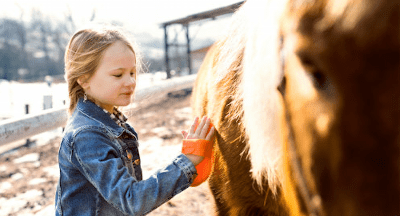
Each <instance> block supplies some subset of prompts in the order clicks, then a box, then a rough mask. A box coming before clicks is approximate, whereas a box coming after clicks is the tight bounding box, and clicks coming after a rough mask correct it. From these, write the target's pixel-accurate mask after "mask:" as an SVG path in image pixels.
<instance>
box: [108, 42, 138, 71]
mask: <svg viewBox="0 0 400 216" xmlns="http://www.w3.org/2000/svg"><path fill="white" fill-rule="evenodd" d="M105 64H106V66H108V67H117V68H132V67H134V66H135V65H136V58H135V54H134V53H133V52H132V50H131V49H130V48H129V47H128V46H127V45H126V44H125V43H123V42H120V41H117V42H115V43H114V44H112V45H111V46H110V47H108V48H107V49H106V50H105V52H104V55H103V59H102V61H101V63H100V65H105Z"/></svg>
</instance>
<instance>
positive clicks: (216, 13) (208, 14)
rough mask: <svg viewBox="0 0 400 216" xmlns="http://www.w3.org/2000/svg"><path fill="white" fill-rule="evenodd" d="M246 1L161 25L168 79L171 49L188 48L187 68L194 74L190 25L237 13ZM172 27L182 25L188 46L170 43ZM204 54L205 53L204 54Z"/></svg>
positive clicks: (197, 53)
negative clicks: (169, 33)
mask: <svg viewBox="0 0 400 216" xmlns="http://www.w3.org/2000/svg"><path fill="white" fill-rule="evenodd" d="M243 2H244V1H241V2H238V3H235V4H232V5H228V6H225V7H221V8H217V9H213V10H209V11H204V12H201V13H197V14H193V15H189V16H187V17H184V18H180V19H176V20H171V21H168V22H164V23H162V24H161V27H162V28H164V47H165V69H166V72H167V78H171V68H170V56H169V49H170V47H172V46H174V47H179V46H185V47H186V55H187V56H186V59H187V67H188V70H189V74H192V73H193V65H192V57H191V54H192V53H193V52H192V51H191V48H190V47H191V46H190V42H191V40H190V36H189V25H190V23H193V22H196V21H200V20H207V19H212V20H214V19H216V18H217V17H218V16H222V15H225V14H229V13H233V12H235V11H236V10H237V9H238V8H239V7H240V6H241V5H242V4H243ZM171 25H182V26H183V27H184V29H185V33H186V44H178V43H171V42H169V40H168V39H169V35H168V27H169V26H171ZM206 50H207V49H199V50H197V52H195V53H196V55H204V51H206ZM202 52H203V53H202Z"/></svg>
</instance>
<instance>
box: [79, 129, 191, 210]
mask: <svg viewBox="0 0 400 216" xmlns="http://www.w3.org/2000/svg"><path fill="white" fill-rule="evenodd" d="M73 150H74V151H73V154H72V158H71V159H72V161H73V163H74V164H75V165H76V166H77V168H78V169H79V170H80V171H81V172H82V174H83V175H84V176H85V177H86V178H87V179H88V180H89V181H90V182H91V183H92V184H93V185H94V187H95V188H96V189H97V190H98V192H99V193H100V194H101V195H102V196H103V198H104V199H105V200H106V201H107V202H109V203H110V204H112V205H113V206H114V207H116V208H118V209H119V210H120V211H122V212H124V213H126V214H129V215H142V214H146V213H148V212H150V211H152V210H153V209H155V208H157V207H158V206H160V205H161V204H163V203H165V202H166V201H168V200H169V199H171V198H172V197H173V196H175V195H176V194H178V193H180V192H181V191H183V190H185V189H186V188H188V187H189V186H190V185H191V184H192V182H193V179H194V175H195V174H196V169H195V167H194V165H193V164H192V162H190V160H189V159H188V158H187V157H186V156H184V155H183V154H180V155H179V156H177V157H176V158H175V159H174V160H173V162H172V163H171V164H170V165H168V166H166V167H165V168H163V169H160V170H158V171H157V172H156V173H155V174H153V175H152V176H151V177H149V178H148V179H146V180H143V181H137V180H136V179H135V178H134V177H132V176H131V175H129V173H128V170H127V168H126V167H125V166H124V165H123V161H122V160H121V158H119V157H118V153H117V150H116V149H115V148H114V147H113V146H112V140H111V139H110V138H109V137H107V136H106V135H105V134H104V132H102V131H96V130H93V129H92V130H83V131H81V132H79V133H78V134H77V135H76V136H75V139H74V142H73Z"/></svg>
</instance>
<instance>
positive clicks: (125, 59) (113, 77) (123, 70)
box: [80, 41, 136, 113]
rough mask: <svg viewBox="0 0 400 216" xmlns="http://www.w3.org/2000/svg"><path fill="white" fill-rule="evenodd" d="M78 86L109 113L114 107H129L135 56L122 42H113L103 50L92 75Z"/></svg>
mask: <svg viewBox="0 0 400 216" xmlns="http://www.w3.org/2000/svg"><path fill="white" fill-rule="evenodd" d="M80 85H81V86H82V87H83V89H84V90H85V93H86V94H87V95H88V96H90V97H92V98H93V99H94V100H95V102H96V104H98V105H100V106H101V107H102V108H104V109H106V110H108V111H109V112H111V113H112V112H113V107H114V106H126V105H129V104H130V102H131V97H132V95H133V93H134V90H135V87H136V59H135V54H134V53H133V52H132V51H131V50H130V49H129V48H128V47H127V46H126V45H125V44H124V43H123V42H121V41H117V42H115V43H114V44H112V45H111V46H110V47H108V48H107V49H106V50H105V52H104V56H103V58H102V60H101V61H100V64H99V66H98V69H97V70H96V71H95V73H94V75H93V76H92V77H91V78H90V79H89V80H87V81H86V82H80Z"/></svg>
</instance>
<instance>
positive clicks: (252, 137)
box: [193, 0, 400, 215]
mask: <svg viewBox="0 0 400 216" xmlns="http://www.w3.org/2000/svg"><path fill="white" fill-rule="evenodd" d="M193 109H194V114H195V115H207V116H209V117H210V118H211V119H212V121H213V123H214V125H215V128H216V130H217V132H218V133H217V136H216V144H215V158H216V159H215V165H214V170H213V173H212V174H211V177H210V179H209V184H210V188H211V190H212V192H213V194H214V198H215V201H216V207H217V212H218V214H219V215H287V214H291V215H300V214H302V215H307V214H311V213H313V214H316V215H396V214H399V213H400V145H399V143H400V1H399V0H319V1H314V0H308V1H305V0H282V1H280V0H276V1H272V0H271V1H256V0H255V1H251V0H249V1H247V2H246V3H245V4H244V5H243V7H242V8H241V9H239V11H238V12H237V13H236V14H235V18H233V27H232V28H231V29H230V30H229V31H228V36H227V37H226V38H224V39H222V40H221V41H220V42H218V43H216V44H215V45H214V46H213V47H212V49H211V50H210V51H209V53H208V54H207V56H206V58H205V60H204V63H203V65H202V67H201V69H200V71H199V74H198V78H197V81H196V84H195V87H194V94H193Z"/></svg>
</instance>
